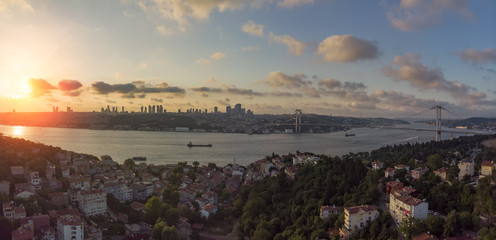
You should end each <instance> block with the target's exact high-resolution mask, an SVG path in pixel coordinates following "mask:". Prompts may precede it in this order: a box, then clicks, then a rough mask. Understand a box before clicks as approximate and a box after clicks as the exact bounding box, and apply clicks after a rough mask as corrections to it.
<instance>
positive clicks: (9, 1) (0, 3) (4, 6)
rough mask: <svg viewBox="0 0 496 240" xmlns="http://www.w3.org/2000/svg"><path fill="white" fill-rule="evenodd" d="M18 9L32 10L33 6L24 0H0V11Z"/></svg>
mask: <svg viewBox="0 0 496 240" xmlns="http://www.w3.org/2000/svg"><path fill="white" fill-rule="evenodd" d="M12 9H19V10H22V11H26V12H33V11H34V10H33V7H32V6H31V4H29V3H28V2H27V1H26V0H0V13H3V12H7V11H10V10H12Z"/></svg>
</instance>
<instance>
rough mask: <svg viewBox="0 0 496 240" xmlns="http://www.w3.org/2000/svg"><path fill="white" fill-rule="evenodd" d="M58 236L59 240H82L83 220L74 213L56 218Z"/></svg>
mask: <svg viewBox="0 0 496 240" xmlns="http://www.w3.org/2000/svg"><path fill="white" fill-rule="evenodd" d="M57 229H58V236H59V239H61V240H84V222H83V220H82V219H81V217H79V216H76V215H62V216H60V217H58V218H57Z"/></svg>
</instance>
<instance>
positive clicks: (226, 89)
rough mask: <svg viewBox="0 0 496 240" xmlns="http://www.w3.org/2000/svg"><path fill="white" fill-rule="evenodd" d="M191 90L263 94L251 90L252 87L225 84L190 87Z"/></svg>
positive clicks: (262, 94)
mask: <svg viewBox="0 0 496 240" xmlns="http://www.w3.org/2000/svg"><path fill="white" fill-rule="evenodd" d="M191 90H192V91H193V92H201V93H223V94H232V95H248V96H264V95H265V94H264V93H260V92H256V91H253V90H252V89H246V88H237V87H236V86H226V85H224V86H223V87H222V88H210V87H194V88H191Z"/></svg>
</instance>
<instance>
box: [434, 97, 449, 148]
mask: <svg viewBox="0 0 496 240" xmlns="http://www.w3.org/2000/svg"><path fill="white" fill-rule="evenodd" d="M431 109H436V142H439V141H441V110H443V109H444V110H446V108H443V107H442V106H440V105H436V106H434V107H432V108H431Z"/></svg>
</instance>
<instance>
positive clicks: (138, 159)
mask: <svg viewBox="0 0 496 240" xmlns="http://www.w3.org/2000/svg"><path fill="white" fill-rule="evenodd" d="M133 161H138V162H144V161H146V157H133Z"/></svg>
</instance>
